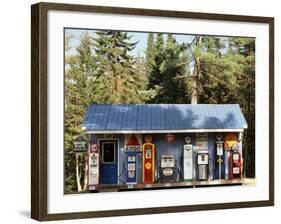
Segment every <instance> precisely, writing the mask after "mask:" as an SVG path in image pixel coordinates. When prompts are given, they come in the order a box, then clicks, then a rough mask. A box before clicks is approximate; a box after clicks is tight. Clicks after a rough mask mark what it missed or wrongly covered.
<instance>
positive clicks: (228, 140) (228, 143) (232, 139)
mask: <svg viewBox="0 0 281 224" xmlns="http://www.w3.org/2000/svg"><path fill="white" fill-rule="evenodd" d="M237 142H238V136H237V134H235V133H229V134H227V135H225V137H224V143H225V147H226V148H227V149H228V150H230V149H231V147H232V146H233V145H234V144H236V143H237Z"/></svg>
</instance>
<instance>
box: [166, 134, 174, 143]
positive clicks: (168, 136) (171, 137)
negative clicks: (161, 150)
mask: <svg viewBox="0 0 281 224" xmlns="http://www.w3.org/2000/svg"><path fill="white" fill-rule="evenodd" d="M166 141H167V142H169V143H170V142H172V141H175V135H171V134H167V135H166Z"/></svg>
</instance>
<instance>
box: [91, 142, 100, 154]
mask: <svg viewBox="0 0 281 224" xmlns="http://www.w3.org/2000/svg"><path fill="white" fill-rule="evenodd" d="M98 152H99V145H98V144H90V153H98Z"/></svg>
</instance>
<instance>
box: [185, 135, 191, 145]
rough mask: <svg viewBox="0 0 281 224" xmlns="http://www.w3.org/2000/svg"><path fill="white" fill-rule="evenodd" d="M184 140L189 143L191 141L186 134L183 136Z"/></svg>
mask: <svg viewBox="0 0 281 224" xmlns="http://www.w3.org/2000/svg"><path fill="white" fill-rule="evenodd" d="M184 141H185V142H186V144H189V143H190V142H191V138H190V137H189V136H186V137H185V138H184Z"/></svg>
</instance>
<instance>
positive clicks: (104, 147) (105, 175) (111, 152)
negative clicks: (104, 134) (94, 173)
mask: <svg viewBox="0 0 281 224" xmlns="http://www.w3.org/2000/svg"><path fill="white" fill-rule="evenodd" d="M99 144H100V148H101V159H100V160H101V161H100V180H99V182H100V184H117V182H118V159H117V158H118V141H117V140H100V142H99Z"/></svg>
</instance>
